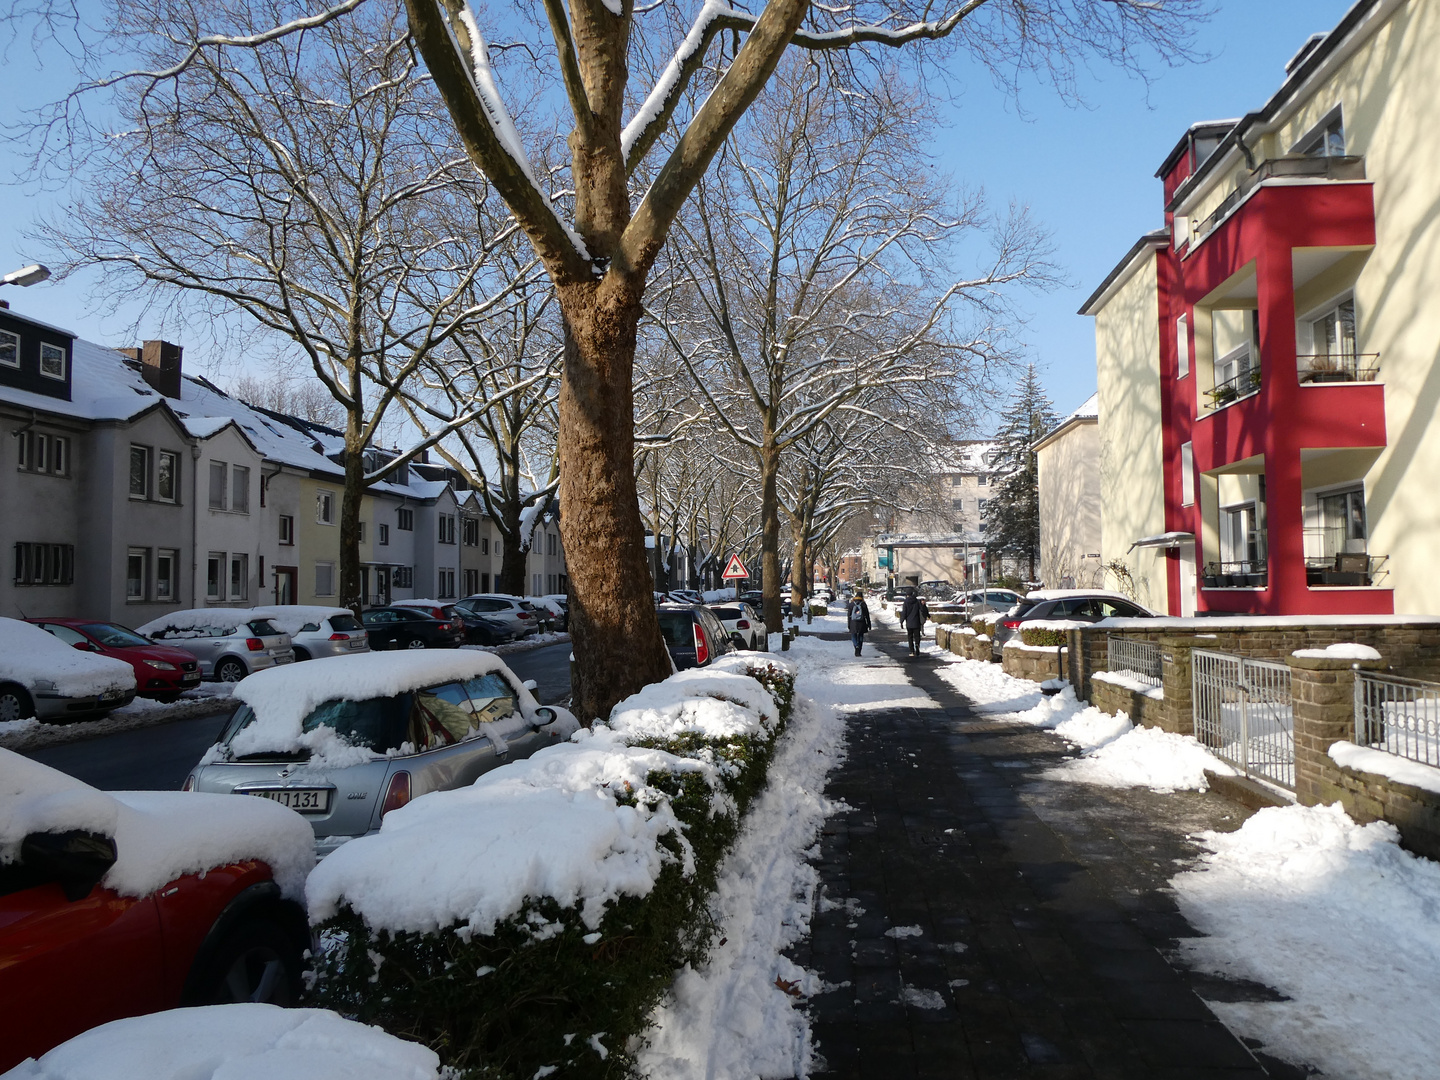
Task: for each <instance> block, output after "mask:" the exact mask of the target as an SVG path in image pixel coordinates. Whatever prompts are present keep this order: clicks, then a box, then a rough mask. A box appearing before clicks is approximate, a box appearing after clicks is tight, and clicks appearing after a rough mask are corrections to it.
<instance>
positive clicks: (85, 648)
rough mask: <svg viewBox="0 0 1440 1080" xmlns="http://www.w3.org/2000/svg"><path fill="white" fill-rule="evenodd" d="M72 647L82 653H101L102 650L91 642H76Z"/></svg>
mask: <svg viewBox="0 0 1440 1080" xmlns="http://www.w3.org/2000/svg"><path fill="white" fill-rule="evenodd" d="M70 647H71V648H72V649H79V650H80V651H81V652H99V651H100V650H99V649H97V648H96V647H95V646H94V645H91V644H90V642H88V641H76V642H73V643H72V644H71V646H70Z"/></svg>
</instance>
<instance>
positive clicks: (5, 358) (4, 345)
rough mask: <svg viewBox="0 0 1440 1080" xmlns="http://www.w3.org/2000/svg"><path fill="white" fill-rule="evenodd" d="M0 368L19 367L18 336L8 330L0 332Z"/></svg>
mask: <svg viewBox="0 0 1440 1080" xmlns="http://www.w3.org/2000/svg"><path fill="white" fill-rule="evenodd" d="M0 366H3V367H13V368H18V367H19V366H20V335H19V334H17V333H14V332H13V331H10V330H0Z"/></svg>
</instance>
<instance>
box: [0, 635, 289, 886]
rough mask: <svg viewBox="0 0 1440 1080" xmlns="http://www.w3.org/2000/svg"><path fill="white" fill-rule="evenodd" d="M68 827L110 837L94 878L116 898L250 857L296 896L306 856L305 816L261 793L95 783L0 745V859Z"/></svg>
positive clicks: (12, 858) (7, 858)
mask: <svg viewBox="0 0 1440 1080" xmlns="http://www.w3.org/2000/svg"><path fill="white" fill-rule="evenodd" d="M41 632H42V633H43V631H41ZM71 829H79V830H83V831H86V832H95V833H101V834H103V835H105V836H109V837H111V838H113V839H114V841H115V847H116V851H117V858H116V861H115V865H114V866H112V867H111V868H110V870H109V872H108V873H107V874H106V875H105V877H104V878H102V879H101V882H100V883H101V884H102V885H103V886H105V887H106V888H107V889H113V890H114V891H115V892H117V893H119V894H120V895H121V896H146V895H148V894H149V893H152V892H154V891H155V890H156V889H158V888H160V886H162V885H164V884H165V883H166V882H168V881H172V880H173V879H175V878H177V877H180V876H181V875H183V874H198V873H202V872H204V871H206V870H211V869H214V868H215V867H217V866H225V865H227V864H229V863H233V862H240V861H242V860H244V859H259V860H260V861H262V862H264V863H267V864H268V865H269V867H270V870H271V872H272V873H273V874H274V875H275V881H276V883H277V884H278V885H279V886H280V889H281V891H282V892H283V893H284V894H285V895H286V896H288V897H291V898H293V899H297V900H298V899H299V898H300V897H301V895H302V894H303V892H304V889H305V875H306V874H307V873H309V871H310V867H311V866H313V865H314V862H315V834H314V831H313V830H312V829H311V827H310V823H309V822H307V821H306V820H305V819H304V818H302V817H301V816H300V815H299V814H297V813H295V811H293V810H288V809H286V808H285V807H283V806H280V805H279V804H278V803H273V802H270V801H269V800H268V799H256V798H242V797H237V796H234V795H202V794H197V793H194V792H180V791H114V792H106V791H98V790H96V789H95V788H92V787H91V786H90V785H89V784H84V783H81V782H80V781H79V780H76V779H75V778H74V777H71V776H67V775H65V774H64V773H62V772H60V771H58V770H56V769H52V768H50V767H49V766H47V765H41V764H40V763H39V762H38V761H31V760H30V759H29V758H27V757H22V756H21V755H19V754H16V753H13V752H12V751H9V750H0V864H3V863H10V862H14V861H15V860H16V859H18V858H19V857H20V845H21V844H22V843H23V842H24V840H25V837H27V836H29V835H30V834H31V833H37V832H67V831H69V830H71Z"/></svg>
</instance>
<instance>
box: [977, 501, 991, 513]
mask: <svg viewBox="0 0 1440 1080" xmlns="http://www.w3.org/2000/svg"><path fill="white" fill-rule="evenodd" d="M989 502H990V500H989V499H980V500H978V505H977V509H978V510H979V511H980V516H981V517H984V516H985V506H986V504H988V503H989Z"/></svg>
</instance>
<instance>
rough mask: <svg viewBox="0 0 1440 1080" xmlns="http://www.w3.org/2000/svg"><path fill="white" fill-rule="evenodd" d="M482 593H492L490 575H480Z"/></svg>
mask: <svg viewBox="0 0 1440 1080" xmlns="http://www.w3.org/2000/svg"><path fill="white" fill-rule="evenodd" d="M480 591H481V592H489V591H490V575H489V574H481V575H480Z"/></svg>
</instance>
